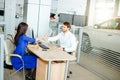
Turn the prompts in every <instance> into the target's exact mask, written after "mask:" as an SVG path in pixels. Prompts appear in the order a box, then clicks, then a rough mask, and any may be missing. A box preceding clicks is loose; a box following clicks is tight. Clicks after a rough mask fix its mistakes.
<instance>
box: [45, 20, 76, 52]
mask: <svg viewBox="0 0 120 80" xmlns="http://www.w3.org/2000/svg"><path fill="white" fill-rule="evenodd" d="M70 28H71V25H70V23H69V22H64V23H63V26H62V32H61V33H59V34H58V35H57V36H54V37H46V36H44V37H43V39H44V40H48V41H56V40H59V41H60V47H58V49H60V50H63V51H66V52H68V53H71V52H74V51H75V50H76V47H77V40H76V37H75V36H74V34H73V33H71V32H70Z"/></svg>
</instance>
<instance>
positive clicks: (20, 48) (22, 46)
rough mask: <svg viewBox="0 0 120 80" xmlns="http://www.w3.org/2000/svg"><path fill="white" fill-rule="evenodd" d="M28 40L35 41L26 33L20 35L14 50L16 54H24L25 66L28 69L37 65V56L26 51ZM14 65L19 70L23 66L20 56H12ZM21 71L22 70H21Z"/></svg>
mask: <svg viewBox="0 0 120 80" xmlns="http://www.w3.org/2000/svg"><path fill="white" fill-rule="evenodd" d="M28 42H33V43H34V42H35V39H34V38H30V37H28V36H26V35H25V34H24V35H22V36H20V37H19V39H18V45H17V46H16V49H15V50H14V54H19V55H21V56H22V59H23V61H24V67H25V68H26V69H31V68H35V67H36V58H37V57H36V56H35V55H30V54H28V53H26V48H27V45H28ZM12 65H13V67H14V68H15V69H16V70H18V69H19V68H20V67H22V66H23V65H22V62H21V60H20V59H19V58H18V57H12ZM19 71H21V70H19Z"/></svg>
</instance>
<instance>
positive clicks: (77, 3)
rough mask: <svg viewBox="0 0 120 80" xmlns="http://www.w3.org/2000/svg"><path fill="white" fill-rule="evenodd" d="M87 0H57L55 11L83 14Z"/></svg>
mask: <svg viewBox="0 0 120 80" xmlns="http://www.w3.org/2000/svg"><path fill="white" fill-rule="evenodd" d="M86 2H87V0H58V8H57V13H70V14H73V13H74V12H75V13H76V14H77V15H85V9H86Z"/></svg>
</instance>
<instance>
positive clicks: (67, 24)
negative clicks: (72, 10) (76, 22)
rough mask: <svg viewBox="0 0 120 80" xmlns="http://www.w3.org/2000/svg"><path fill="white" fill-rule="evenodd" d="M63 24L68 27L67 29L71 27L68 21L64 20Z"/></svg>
mask: <svg viewBox="0 0 120 80" xmlns="http://www.w3.org/2000/svg"><path fill="white" fill-rule="evenodd" d="M63 24H64V25H66V26H67V28H69V29H70V28H71V25H70V23H69V22H64V23H63Z"/></svg>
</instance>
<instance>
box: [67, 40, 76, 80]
mask: <svg viewBox="0 0 120 80" xmlns="http://www.w3.org/2000/svg"><path fill="white" fill-rule="evenodd" d="M77 47H78V41H77V42H76V50H75V51H74V52H71V53H68V54H70V55H73V56H75V57H76V51H77ZM69 64H73V61H71V62H70V63H69ZM70 74H72V71H71V70H69V69H68V75H67V78H70Z"/></svg>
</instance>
